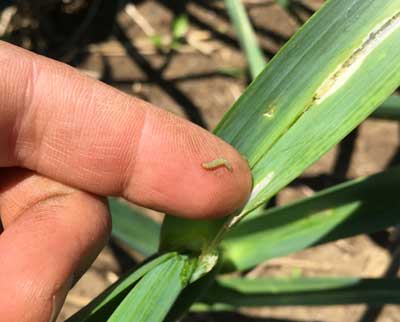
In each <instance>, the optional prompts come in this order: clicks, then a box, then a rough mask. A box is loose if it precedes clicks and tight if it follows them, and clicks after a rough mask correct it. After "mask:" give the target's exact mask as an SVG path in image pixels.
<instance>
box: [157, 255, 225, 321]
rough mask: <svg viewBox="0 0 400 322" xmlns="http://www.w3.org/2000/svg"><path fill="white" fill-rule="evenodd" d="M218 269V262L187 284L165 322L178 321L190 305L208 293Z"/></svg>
mask: <svg viewBox="0 0 400 322" xmlns="http://www.w3.org/2000/svg"><path fill="white" fill-rule="evenodd" d="M220 269H221V262H220V261H219V262H218V263H217V265H215V266H214V268H213V269H212V270H211V271H210V272H209V273H207V274H205V275H204V276H203V277H202V278H200V279H199V280H197V281H195V282H194V283H191V284H189V285H188V286H187V287H186V288H185V289H184V290H183V292H182V293H181V294H180V295H179V297H178V299H177V301H176V302H175V304H174V305H173V307H172V309H171V310H170V312H169V313H168V315H167V317H166V318H165V321H180V319H181V318H182V317H183V316H184V314H185V313H186V312H187V311H188V310H189V308H190V307H191V306H192V304H193V303H194V302H196V301H197V300H198V299H199V298H201V297H202V296H203V295H204V294H206V292H207V291H209V288H210V286H211V285H212V284H213V283H214V282H215V277H216V276H217V274H218V273H219V272H220Z"/></svg>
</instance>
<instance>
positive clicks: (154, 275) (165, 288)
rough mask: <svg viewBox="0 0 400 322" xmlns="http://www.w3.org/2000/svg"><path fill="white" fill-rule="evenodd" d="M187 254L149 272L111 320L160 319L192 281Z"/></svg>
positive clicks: (145, 321) (144, 321)
mask: <svg viewBox="0 0 400 322" xmlns="http://www.w3.org/2000/svg"><path fill="white" fill-rule="evenodd" d="M193 264H194V263H193V260H191V259H189V258H188V257H187V256H181V255H176V256H173V257H171V258H169V259H167V260H166V261H164V262H163V263H161V264H159V265H158V266H156V267H155V268H153V269H152V270H151V271H150V272H148V273H147V274H146V275H145V276H144V277H143V278H142V279H141V280H140V281H139V283H138V284H137V285H136V286H135V287H134V288H133V289H132V291H131V292H130V293H129V294H128V295H127V296H126V297H125V299H124V300H123V301H122V302H121V304H120V305H119V307H118V308H117V309H116V310H115V312H114V313H113V314H112V315H111V317H110V318H109V319H108V320H107V321H108V322H120V321H124V322H161V321H163V320H164V318H165V316H166V315H167V313H168V311H169V310H170V308H171V306H172V304H173V303H174V302H175V300H176V298H177V297H178V295H179V293H180V292H181V291H182V289H183V288H184V287H185V286H186V285H187V283H188V282H189V280H190V277H191V274H192V271H193V268H194V265H193Z"/></svg>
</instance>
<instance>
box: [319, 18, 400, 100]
mask: <svg viewBox="0 0 400 322" xmlns="http://www.w3.org/2000/svg"><path fill="white" fill-rule="evenodd" d="M399 27H400V12H398V13H396V14H395V15H394V16H393V17H391V18H389V19H388V20H385V21H384V22H383V23H381V24H379V26H378V27H376V28H375V29H374V30H373V31H372V32H371V33H370V34H369V35H368V37H367V38H366V39H365V40H364V41H363V43H362V44H361V46H360V47H358V48H357V49H356V50H355V51H354V52H353V53H352V55H351V56H350V57H349V58H348V59H347V60H346V61H345V62H344V63H343V64H341V65H340V66H339V67H338V68H337V69H336V70H335V71H334V72H333V73H332V74H331V75H330V76H329V78H328V79H327V80H326V81H325V82H324V83H323V84H322V85H321V86H320V87H319V88H318V90H317V92H316V93H315V95H314V102H315V104H321V103H322V102H323V101H324V100H325V99H326V98H328V97H329V96H331V95H332V94H333V93H335V92H336V91H337V90H338V89H339V88H341V87H342V86H343V85H344V84H345V83H346V82H347V81H348V80H349V79H350V77H351V76H352V75H353V74H354V73H355V72H356V71H357V70H358V69H359V68H360V66H361V65H362V63H363V62H364V60H365V59H366V58H367V57H368V55H369V54H370V53H371V52H372V51H373V50H374V49H375V48H377V47H378V46H379V45H380V44H381V43H382V42H383V41H384V40H385V39H386V38H387V37H389V36H390V35H391V34H392V33H393V32H394V31H396V30H397V29H398V28H399Z"/></svg>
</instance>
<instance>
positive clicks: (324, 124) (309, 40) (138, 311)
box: [67, 0, 400, 322]
mask: <svg viewBox="0 0 400 322" xmlns="http://www.w3.org/2000/svg"><path fill="white" fill-rule="evenodd" d="M226 5H227V9H228V10H229V13H230V15H231V16H232V19H233V22H235V24H236V25H237V27H240V28H242V30H241V31H240V30H239V31H238V33H239V35H240V39H242V42H244V41H245V40H248V41H250V42H252V43H253V45H254V43H255V37H254V35H253V36H249V37H246V33H249V32H250V33H252V30H251V26H250V24H249V21H248V18H247V17H246V15H245V11H244V9H243V7H242V6H241V4H240V2H239V1H235V0H226ZM246 19H247V21H246ZM253 45H252V44H251V43H250V45H248V46H247V47H246V46H245V45H244V46H243V47H244V48H245V51H246V53H247V54H248V55H249V56H250V55H255V57H258V58H256V59H255V60H252V59H250V60H249V62H250V63H251V62H254V61H256V64H255V65H256V66H255V67H254V66H253V67H252V68H251V73H252V75H254V76H255V75H256V74H258V72H259V70H260V69H261V65H264V60H263V58H262V56H261V55H260V51H259V50H257V49H254V47H252V46H253ZM246 48H247V49H246ZM399 57H400V0H332V1H327V3H326V4H325V5H324V6H323V8H322V9H321V10H319V11H318V12H317V13H316V14H315V15H314V16H313V17H312V18H311V19H310V20H309V21H308V22H307V23H306V24H305V25H304V26H303V27H302V28H301V30H300V31H299V32H298V33H296V35H295V36H294V37H293V38H292V39H291V40H290V41H289V42H288V43H287V44H286V45H285V46H284V48H283V49H282V50H281V51H280V52H279V53H278V54H277V55H276V56H275V57H274V58H273V60H272V61H271V62H269V64H268V65H267V67H266V68H265V69H263V71H262V72H261V73H260V74H259V75H258V76H257V78H256V79H255V80H254V81H253V82H252V84H251V85H250V86H249V87H248V88H247V89H246V91H245V92H244V93H243V95H242V96H241V97H240V98H239V100H238V101H237V102H236V103H235V104H234V105H233V107H232V108H231V110H230V111H229V112H228V113H227V114H226V115H225V117H224V118H223V120H222V121H221V122H220V124H219V125H218V126H217V128H216V130H215V134H216V135H218V136H220V137H222V138H223V139H224V140H226V141H227V142H229V143H230V144H232V145H233V146H234V147H236V148H237V149H238V150H239V151H240V152H241V153H242V154H243V155H244V156H245V157H246V158H247V159H248V161H249V164H250V167H251V169H252V174H253V180H254V187H253V191H252V194H251V197H250V198H249V201H248V203H247V204H246V205H245V207H244V208H243V209H241V210H240V211H238V212H237V213H235V214H232V215H231V216H228V217H227V218H223V219H219V220H214V221H210V220H202V221H190V220H185V219H179V218H175V217H173V216H168V215H167V216H166V218H165V220H164V222H163V224H162V226H161V227H160V225H159V224H157V223H156V222H154V221H152V220H151V219H149V218H146V217H145V216H143V215H142V214H140V213H139V212H137V211H135V210H132V209H130V208H129V207H128V206H126V205H124V204H122V203H120V202H119V201H117V200H110V203H111V210H112V212H113V218H114V228H113V234H114V235H115V236H116V237H118V238H120V239H121V240H122V241H124V242H125V243H126V244H128V245H130V246H131V247H132V248H134V249H135V250H136V251H138V252H140V253H142V254H143V255H144V256H145V257H147V256H149V255H152V256H151V257H149V258H148V259H147V260H146V261H145V263H143V264H142V265H141V266H140V267H138V268H136V269H135V270H134V271H133V272H131V273H130V274H128V275H126V276H125V277H124V278H121V279H120V280H119V281H118V282H116V283H115V284H114V285H112V286H111V287H110V288H109V289H107V290H106V291H105V292H104V293H103V294H101V295H100V296H99V297H98V298H96V299H95V300H94V301H93V302H92V303H90V304H89V305H88V306H86V307H85V308H83V309H82V310H81V311H79V312H78V313H77V314H75V315H74V316H72V317H71V318H70V319H68V320H67V321H68V322H78V321H79V322H83V321H85V322H89V321H91V322H99V321H112V322H115V321H124V322H125V321H146V322H148V321H150V322H153V321H154V322H157V321H175V320H177V319H178V318H180V317H181V316H182V315H183V314H184V313H185V312H186V310H188V309H189V308H190V307H192V309H197V310H217V309H224V310H226V309H235V308H237V307H240V306H262V305H327V304H352V303H368V304H383V303H400V296H399V295H400V281H399V280H397V279H394V280H389V279H361V278H346V277H342V278H302V277H293V278H290V279H287V278H286V279H278V278H275V279H272V278H258V279H248V278H240V277H229V276H222V275H221V274H222V273H227V272H233V271H240V270H245V269H249V268H252V267H254V266H256V265H258V264H260V263H261V262H263V261H265V260H268V259H270V258H274V257H278V256H283V255H286V254H289V253H291V252H295V251H299V250H302V249H304V248H307V247H310V246H313V245H316V244H321V243H324V242H328V241H333V240H337V239H340V238H345V237H349V236H353V235H356V234H360V233H366V232H372V231H377V230H380V229H383V228H386V227H389V226H391V225H394V224H396V223H398V222H399V221H400V218H399V216H398V212H399V210H400V201H399V200H398V197H397V193H396V191H397V189H396V188H397V187H398V186H399V185H400V168H394V169H392V170H388V171H385V172H383V173H380V174H376V175H374V176H370V177H367V178H363V179H358V180H354V181H351V182H348V183H344V184H341V185H338V186H335V187H333V188H330V189H327V190H324V191H321V192H319V193H317V194H315V195H314V196H312V197H310V198H307V199H303V200H300V201H297V202H295V203H292V204H289V205H287V206H284V207H277V208H273V209H268V210H263V206H264V205H265V203H266V202H267V201H268V200H269V199H270V198H271V197H273V196H274V195H275V194H276V193H277V192H279V191H280V190H281V189H282V188H284V187H285V186H286V185H287V184H288V183H289V182H290V181H292V180H293V179H294V178H296V177H297V176H299V175H300V174H301V173H302V172H303V171H304V170H305V169H306V168H307V167H309V166H310V165H311V164H312V163H313V162H315V161H316V160H318V159H319V158H320V157H321V156H322V155H323V154H324V153H325V152H327V151H328V150H329V149H330V148H331V147H333V146H334V145H335V144H336V143H338V142H339V141H340V140H341V139H342V138H343V137H344V136H346V134H348V133H349V132H350V131H351V130H352V129H353V128H354V127H356V126H357V125H358V124H359V123H361V122H362V121H363V120H364V119H365V118H366V117H368V115H370V114H371V113H372V112H373V111H374V110H375V109H376V108H377V107H378V106H379V105H380V104H382V103H383V102H384V101H385V99H386V98H387V97H388V96H389V95H390V94H391V93H393V92H394V90H395V89H396V88H397V87H398V86H399V84H400V58H399ZM233 171H234V169H233ZM158 244H160V247H159V248H157V245H158Z"/></svg>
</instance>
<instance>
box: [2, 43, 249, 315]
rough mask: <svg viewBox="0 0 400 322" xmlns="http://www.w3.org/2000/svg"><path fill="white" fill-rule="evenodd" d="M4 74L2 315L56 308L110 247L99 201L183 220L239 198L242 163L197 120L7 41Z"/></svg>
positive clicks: (228, 206) (244, 172)
mask: <svg viewBox="0 0 400 322" xmlns="http://www.w3.org/2000/svg"><path fill="white" fill-rule="evenodd" d="M0 71H1V72H0V178H1V180H0V218H1V222H2V224H3V227H4V231H3V232H1V231H0V233H1V234H0V285H1V291H2V292H0V312H1V316H2V317H1V320H4V321H8V322H21V321H24V322H47V321H49V320H50V319H51V316H52V314H53V315H54V313H57V312H58V310H59V309H60V306H61V304H62V302H63V300H64V297H65V295H66V292H67V291H68V289H69V288H70V286H71V283H72V282H73V281H75V280H76V279H77V278H78V277H79V276H80V275H81V274H83V272H84V271H85V270H86V269H87V268H88V266H89V265H90V264H91V262H92V261H93V260H94V258H95V257H96V256H97V254H98V253H99V251H100V250H101V249H102V248H103V246H104V245H105V244H106V242H107V239H108V236H109V233H110V226H111V223H110V217H109V214H108V209H107V205H106V202H105V200H104V196H107V195H115V196H121V197H124V198H126V199H127V200H129V201H131V202H134V203H136V204H139V205H142V206H145V207H149V208H153V209H156V210H160V211H163V212H168V213H171V214H174V215H176V216H181V217H187V218H213V217H219V216H224V215H226V214H229V213H232V212H233V211H234V210H235V209H237V208H239V207H240V206H242V205H243V203H244V202H245V201H246V200H247V197H248V195H249V193H250V189H251V176H250V172H249V168H248V165H247V162H246V161H245V160H244V159H243V158H242V157H241V156H240V155H239V153H238V152H237V151H236V150H235V149H233V148H232V147H231V146H230V145H228V144H227V143H225V142H223V141H222V140H220V139H219V138H217V137H215V136H213V135H212V134H211V133H209V132H207V131H205V130H203V129H201V128H200V127H198V126H196V125H194V124H192V123H190V122H188V121H186V120H183V119H180V118H178V117H176V116H174V115H172V114H170V113H168V112H165V111H164V110H162V109H160V108H156V107H154V106H152V105H151V104H149V103H146V102H144V101H141V100H139V99H136V98H133V97H131V96H128V95H126V94H124V93H121V92H119V91H117V90H115V89H113V88H111V87H109V86H107V85H105V84H103V83H101V82H98V81H94V80H92V79H90V78H88V77H86V76H84V75H82V74H80V73H78V72H77V71H75V70H74V69H72V68H70V67H68V66H66V65H64V64H61V63H58V62H55V61H52V60H49V59H47V58H44V57H41V56H38V55H35V54H32V53H30V52H28V51H25V50H23V49H21V48H18V47H14V46H12V45H9V44H6V43H4V42H0ZM221 156H223V158H224V159H226V160H229V164H231V165H232V169H233V171H232V172H231V171H229V170H228V169H227V168H226V167H218V168H215V169H214V170H213V171H207V170H206V169H204V168H203V167H202V166H201V164H202V163H204V162H208V161H209V160H215V159H218V158H220V157H221ZM10 299H12V301H10ZM53 317H54V316H53Z"/></svg>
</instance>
